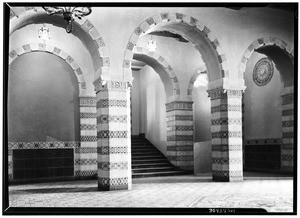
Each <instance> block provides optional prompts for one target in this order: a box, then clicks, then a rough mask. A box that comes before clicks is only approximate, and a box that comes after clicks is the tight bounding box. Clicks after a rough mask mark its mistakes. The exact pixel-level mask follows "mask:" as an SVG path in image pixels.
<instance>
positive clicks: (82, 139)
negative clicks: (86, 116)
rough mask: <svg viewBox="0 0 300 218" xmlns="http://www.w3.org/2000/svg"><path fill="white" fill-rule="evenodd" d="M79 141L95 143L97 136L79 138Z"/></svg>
mask: <svg viewBox="0 0 300 218" xmlns="http://www.w3.org/2000/svg"><path fill="white" fill-rule="evenodd" d="M80 141H82V142H96V141H97V136H87V135H84V136H80Z"/></svg>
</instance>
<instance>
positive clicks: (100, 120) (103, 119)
mask: <svg viewBox="0 0 300 218" xmlns="http://www.w3.org/2000/svg"><path fill="white" fill-rule="evenodd" d="M110 122H114V123H127V115H121V116H111V115H107V114H101V115H100V116H99V117H97V124H105V123H110Z"/></svg>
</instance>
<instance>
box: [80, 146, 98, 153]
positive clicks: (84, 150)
mask: <svg viewBox="0 0 300 218" xmlns="http://www.w3.org/2000/svg"><path fill="white" fill-rule="evenodd" d="M75 153H78V154H91V153H97V148H95V147H77V148H75Z"/></svg>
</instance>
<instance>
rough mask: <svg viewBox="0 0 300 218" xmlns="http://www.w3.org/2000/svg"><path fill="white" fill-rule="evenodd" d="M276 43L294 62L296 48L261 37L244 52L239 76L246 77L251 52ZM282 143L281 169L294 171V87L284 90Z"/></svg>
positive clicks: (273, 38) (274, 39)
mask: <svg viewBox="0 0 300 218" xmlns="http://www.w3.org/2000/svg"><path fill="white" fill-rule="evenodd" d="M270 45H275V46H277V47H279V48H280V49H282V51H283V52H285V53H286V54H287V55H288V57H289V58H290V60H291V62H292V64H294V48H293V47H292V46H290V45H288V44H287V43H286V42H285V41H283V40H281V39H278V38H276V37H266V38H260V39H258V40H256V41H254V42H253V43H252V44H251V45H250V46H249V47H248V48H247V50H246V51H245V52H244V55H243V57H242V59H241V62H240V67H239V74H238V78H239V79H242V78H243V77H244V72H245V70H246V64H247V61H248V60H249V58H250V57H251V54H252V53H253V52H254V51H255V50H256V49H259V48H261V47H264V46H270ZM281 97H282V145H281V171H282V172H285V173H291V172H293V162H294V155H293V152H294V89H293V86H292V87H284V89H283V91H282V95H281Z"/></svg>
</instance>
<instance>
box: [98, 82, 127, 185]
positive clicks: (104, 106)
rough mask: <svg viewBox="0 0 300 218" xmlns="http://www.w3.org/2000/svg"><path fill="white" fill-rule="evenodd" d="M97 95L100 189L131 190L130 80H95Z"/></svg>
mask: <svg viewBox="0 0 300 218" xmlns="http://www.w3.org/2000/svg"><path fill="white" fill-rule="evenodd" d="M94 84H95V88H96V93H97V94H96V95H97V160H98V190H101V191H110V190H129V189H131V186H132V178H131V149H130V144H131V138H130V135H131V133H130V88H129V86H128V83H125V82H118V81H107V82H105V81H101V80H98V82H97V81H96V82H95V83H94Z"/></svg>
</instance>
